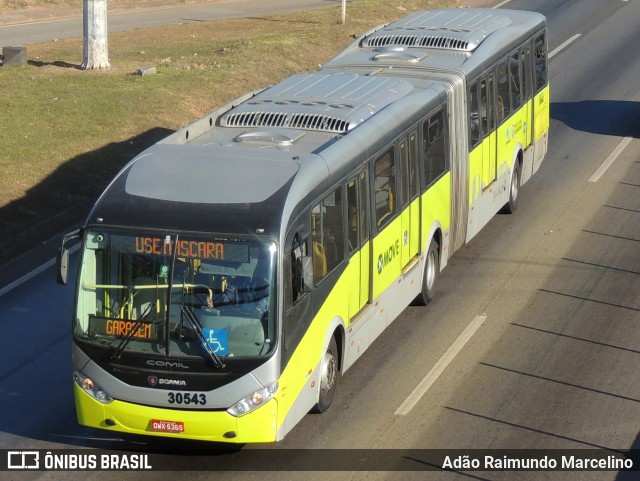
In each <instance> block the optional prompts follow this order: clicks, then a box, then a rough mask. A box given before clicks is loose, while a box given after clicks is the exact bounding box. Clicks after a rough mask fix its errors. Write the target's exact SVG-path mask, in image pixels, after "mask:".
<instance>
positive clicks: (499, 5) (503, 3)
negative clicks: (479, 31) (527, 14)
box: [491, 0, 511, 8]
mask: <svg viewBox="0 0 640 481" xmlns="http://www.w3.org/2000/svg"><path fill="white" fill-rule="evenodd" d="M510 1H511V0H504V2H500V3H499V4H498V5H494V6H493V7H491V8H500V7H502V6H503V5H506V4H507V3H509V2H510Z"/></svg>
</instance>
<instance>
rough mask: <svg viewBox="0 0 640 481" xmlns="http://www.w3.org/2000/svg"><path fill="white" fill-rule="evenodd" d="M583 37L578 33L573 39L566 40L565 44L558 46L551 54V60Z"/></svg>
mask: <svg viewBox="0 0 640 481" xmlns="http://www.w3.org/2000/svg"><path fill="white" fill-rule="evenodd" d="M581 36H582V34H581V33H576V34H575V35H574V36H573V37H571V38H570V39H568V40H565V41H564V42H562V43H561V44H560V45H558V46H557V47H556V48H554V49H553V50H552V51H551V53H549V58H550V59H551V58H552V57H553V56H554V55H557V54H558V53H559V52H560V51H562V50H563V49H565V48H566V47H568V46H569V44H570V43H572V42H575V41H576V40H577V39H578V38H580V37H581Z"/></svg>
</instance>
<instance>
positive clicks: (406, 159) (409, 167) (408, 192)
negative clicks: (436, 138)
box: [400, 131, 420, 267]
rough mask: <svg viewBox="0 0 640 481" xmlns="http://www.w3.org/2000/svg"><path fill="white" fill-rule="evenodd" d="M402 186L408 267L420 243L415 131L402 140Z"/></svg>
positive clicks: (404, 258)
mask: <svg viewBox="0 0 640 481" xmlns="http://www.w3.org/2000/svg"><path fill="white" fill-rule="evenodd" d="M400 166H401V186H402V242H401V249H402V254H401V255H402V266H403V267H406V266H407V264H409V263H410V262H411V259H413V258H414V257H415V256H416V255H418V249H419V245H420V201H419V200H418V194H419V192H420V183H419V178H418V172H419V171H418V133H417V132H416V131H413V132H411V133H409V134H408V135H407V137H406V138H405V139H402V140H401V141H400Z"/></svg>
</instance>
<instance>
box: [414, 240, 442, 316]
mask: <svg viewBox="0 0 640 481" xmlns="http://www.w3.org/2000/svg"><path fill="white" fill-rule="evenodd" d="M425 262H426V264H425V266H424V274H423V276H422V289H421V291H420V294H418V297H416V299H415V301H414V304H417V305H420V306H426V305H427V304H429V303H430V302H431V301H432V300H433V299H434V297H435V295H436V292H437V288H438V276H439V275H440V248H439V246H438V242H437V241H436V239H435V238H434V239H431V243H430V244H429V250H428V251H427V259H426V261H425Z"/></svg>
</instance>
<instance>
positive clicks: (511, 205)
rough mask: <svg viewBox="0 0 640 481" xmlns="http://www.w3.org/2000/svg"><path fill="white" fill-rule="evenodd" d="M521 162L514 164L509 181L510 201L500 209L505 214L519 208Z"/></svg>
mask: <svg viewBox="0 0 640 481" xmlns="http://www.w3.org/2000/svg"><path fill="white" fill-rule="evenodd" d="M520 177H521V173H520V162H516V164H515V165H514V166H513V172H512V174H511V181H510V182H509V202H507V203H506V204H505V205H504V207H502V209H501V210H500V212H501V213H503V214H513V213H515V211H517V210H518V199H519V198H520Z"/></svg>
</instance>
